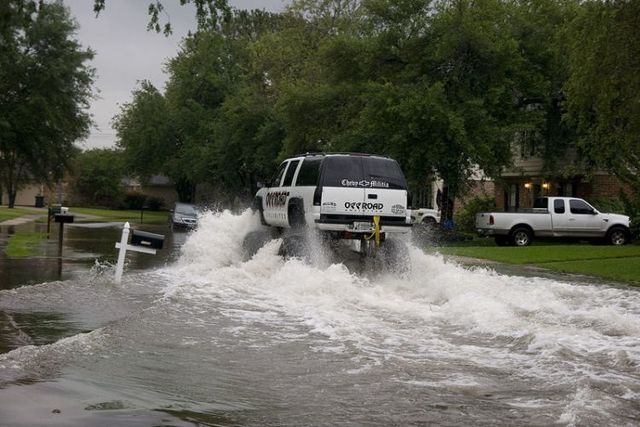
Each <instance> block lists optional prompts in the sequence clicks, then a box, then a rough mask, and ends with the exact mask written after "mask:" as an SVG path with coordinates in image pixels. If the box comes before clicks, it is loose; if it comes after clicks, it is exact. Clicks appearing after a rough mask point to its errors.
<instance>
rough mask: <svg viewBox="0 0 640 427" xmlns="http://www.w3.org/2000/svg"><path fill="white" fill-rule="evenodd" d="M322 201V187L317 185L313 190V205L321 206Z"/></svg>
mask: <svg viewBox="0 0 640 427" xmlns="http://www.w3.org/2000/svg"><path fill="white" fill-rule="evenodd" d="M320 202H322V187H321V186H317V187H316V191H314V192H313V206H320Z"/></svg>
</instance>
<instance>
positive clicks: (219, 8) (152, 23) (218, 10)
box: [93, 0, 231, 36]
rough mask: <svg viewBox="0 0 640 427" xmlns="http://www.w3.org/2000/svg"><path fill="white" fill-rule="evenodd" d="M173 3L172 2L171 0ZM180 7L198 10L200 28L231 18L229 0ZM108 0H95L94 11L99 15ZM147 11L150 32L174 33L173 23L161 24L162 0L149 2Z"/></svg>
mask: <svg viewBox="0 0 640 427" xmlns="http://www.w3.org/2000/svg"><path fill="white" fill-rule="evenodd" d="M170 1H171V0H170ZM179 1H180V5H181V6H183V5H185V4H193V5H194V6H195V9H196V19H197V21H198V28H205V27H207V26H216V25H219V24H221V23H223V22H225V21H226V20H228V19H229V18H230V14H231V10H230V8H229V5H228V3H227V0H179ZM106 3H107V0H93V11H94V12H95V13H96V15H99V14H100V12H102V11H103V10H104V9H105V7H106ZM147 11H148V13H149V22H148V23H147V30H148V31H155V32H156V33H159V32H162V33H164V35H166V36H168V35H170V34H171V33H172V27H171V21H169V20H167V22H165V23H164V24H161V22H160V15H162V14H163V12H164V3H163V2H162V1H160V0H149V3H148V6H147Z"/></svg>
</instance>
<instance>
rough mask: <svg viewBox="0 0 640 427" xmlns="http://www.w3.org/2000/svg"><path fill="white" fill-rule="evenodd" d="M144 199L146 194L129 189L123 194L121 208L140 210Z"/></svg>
mask: <svg viewBox="0 0 640 427" xmlns="http://www.w3.org/2000/svg"><path fill="white" fill-rule="evenodd" d="M146 200H147V196H146V195H144V194H142V193H138V192H135V191H131V192H128V193H127V194H125V195H124V201H123V204H122V208H123V209H128V210H140V209H142V208H143V207H144V205H145V202H146Z"/></svg>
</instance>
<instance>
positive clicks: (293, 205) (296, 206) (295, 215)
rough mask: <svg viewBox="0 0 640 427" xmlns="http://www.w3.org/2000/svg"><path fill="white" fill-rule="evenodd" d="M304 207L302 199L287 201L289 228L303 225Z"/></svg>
mask: <svg viewBox="0 0 640 427" xmlns="http://www.w3.org/2000/svg"><path fill="white" fill-rule="evenodd" d="M304 225H305V220H304V208H303V207H302V200H300V199H295V200H292V201H291V202H290V203H289V226H290V227H291V228H300V227H304Z"/></svg>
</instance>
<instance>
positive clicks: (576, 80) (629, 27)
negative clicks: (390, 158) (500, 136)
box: [565, 0, 640, 189]
mask: <svg viewBox="0 0 640 427" xmlns="http://www.w3.org/2000/svg"><path fill="white" fill-rule="evenodd" d="M639 22H640V2H638V1H606V2H601V1H594V0H592V1H587V2H584V3H583V4H582V7H581V8H580V10H579V14H578V16H577V18H576V19H575V20H574V21H573V22H572V23H571V26H570V28H569V34H570V37H569V40H570V45H569V68H570V71H571V73H570V76H569V79H568V80H567V82H566V86H565V88H566V93H567V107H568V114H567V118H568V120H569V121H570V122H571V123H572V124H574V125H575V126H576V127H577V130H578V133H579V137H580V138H579V140H578V146H579V148H580V149H581V151H582V153H583V154H584V156H585V157H586V158H587V159H588V160H589V161H590V162H591V163H593V164H595V165H597V166H599V167H602V168H605V169H607V170H609V171H611V172H613V173H614V174H616V175H617V176H618V177H619V178H621V179H622V180H623V181H626V182H630V183H632V184H634V185H635V186H636V189H637V188H640V175H638V165H640V62H639V61H638V58H639V57H640V37H639V34H640V32H638V26H639Z"/></svg>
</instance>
